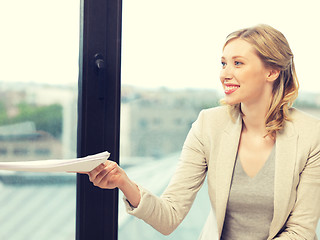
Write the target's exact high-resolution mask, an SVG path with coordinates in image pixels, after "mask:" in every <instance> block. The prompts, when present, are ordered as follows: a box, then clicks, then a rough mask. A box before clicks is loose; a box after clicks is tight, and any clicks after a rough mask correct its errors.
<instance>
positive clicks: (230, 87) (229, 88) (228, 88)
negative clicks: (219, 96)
mask: <svg viewBox="0 0 320 240" xmlns="http://www.w3.org/2000/svg"><path fill="white" fill-rule="evenodd" d="M235 88H238V86H226V90H232V89H235Z"/></svg>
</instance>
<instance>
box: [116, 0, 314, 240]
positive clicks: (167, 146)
mask: <svg viewBox="0 0 320 240" xmlns="http://www.w3.org/2000/svg"><path fill="white" fill-rule="evenodd" d="M317 4H318V3H317V1H316V0H308V1H307V2H304V1H297V2H292V1H289V0H286V1H281V2H279V1H276V0H271V1H268V4H265V5H263V7H262V6H261V3H260V2H258V1H253V0H245V1H234V0H231V1H228V3H227V4H226V3H225V2H223V1H210V0H199V1H197V2H194V1H185V0H177V1H169V0H163V1H149V0H136V1H123V23H122V24H123V26H122V31H123V33H122V105H121V136H120V139H121V140H120V153H121V154H120V157H121V158H120V163H121V166H122V167H123V168H124V169H125V170H126V171H127V173H128V175H129V176H130V177H131V178H132V179H133V180H134V181H136V182H137V183H139V184H140V185H142V186H144V187H145V188H147V189H148V190H150V191H151V192H153V193H155V194H156V195H160V194H161V193H162V192H163V190H164V189H165V187H166V186H167V184H168V182H169V179H170V177H171V176H172V174H173V171H174V169H175V167H176V164H177V163H178V159H179V154H180V151H181V147H182V144H183V141H184V139H185V137H186V135H187V132H188V130H189V128H190V126H191V123H192V122H194V121H195V119H196V117H197V115H198V113H199V111H200V109H202V108H208V107H213V106H216V105H218V100H219V99H220V98H221V97H222V96H223V91H222V88H221V86H220V80H219V72H220V68H221V63H220V58H221V53H222V45H223V43H224V40H225V37H226V36H227V35H228V34H229V33H231V32H232V31H234V30H238V29H240V28H244V27H249V26H253V25H256V24H260V23H266V24H269V25H271V26H273V27H275V28H277V29H279V30H280V31H281V32H282V33H284V35H285V36H286V38H287V39H288V41H289V43H290V46H291V49H292V51H293V53H294V55H295V64H296V71H297V74H298V78H299V81H300V93H299V98H298V100H297V102H296V104H295V106H296V107H297V108H300V109H302V110H303V111H306V112H309V113H310V114H313V115H315V116H318V117H320V81H317V80H315V76H317V73H316V72H315V71H316V69H317V62H318V61H317V56H318V55H319V54H320V47H319V44H318V43H317V40H318V37H319V31H317V30H316V29H318V25H317V24H318V23H319V21H320V15H319V14H318V13H317V9H318V8H317ZM288 6H290V7H288ZM283 9H286V11H285V12H284V11H283ZM119 204H120V205H119V208H120V212H119V239H120V240H125V239H151V238H152V239H190V240H191V239H197V237H198V236H199V234H200V232H201V229H202V227H203V224H204V222H205V220H206V217H207V215H208V213H209V209H210V204H209V199H208V194H207V190H206V184H205V185H204V187H203V188H202V189H201V190H200V193H199V194H198V196H197V198H196V200H195V203H194V205H193V207H192V209H191V212H190V213H189V214H188V216H187V218H186V219H185V220H184V222H183V223H182V225H181V226H179V227H178V229H177V230H176V231H175V232H174V233H173V234H172V235H170V236H169V237H164V236H162V235H161V234H159V233H157V232H156V231H155V230H153V229H152V228H151V227H150V226H148V225H147V224H145V223H144V222H143V221H140V220H138V219H135V218H134V217H131V216H129V215H127V214H126V213H125V209H124V204H123V202H122V199H121V198H120V203H119ZM317 231H318V234H320V228H318V230H317Z"/></svg>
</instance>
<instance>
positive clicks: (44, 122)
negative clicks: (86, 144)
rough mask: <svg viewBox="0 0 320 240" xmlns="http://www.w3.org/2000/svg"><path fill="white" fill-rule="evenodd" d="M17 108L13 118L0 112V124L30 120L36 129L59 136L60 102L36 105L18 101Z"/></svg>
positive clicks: (60, 128) (60, 121)
mask: <svg viewBox="0 0 320 240" xmlns="http://www.w3.org/2000/svg"><path fill="white" fill-rule="evenodd" d="M0 108H1V104H0ZM18 108H19V114H18V115H17V116H15V117H13V118H8V117H7V116H5V117H2V114H0V124H1V125H6V124H14V123H19V122H25V121H31V122H34V123H35V125H36V128H37V130H41V131H45V132H48V133H50V134H51V135H53V136H54V137H57V138H59V137H60V136H61V133H62V106H61V105H60V104H52V105H48V106H36V105H31V104H27V103H20V104H19V105H18ZM1 112H2V111H1Z"/></svg>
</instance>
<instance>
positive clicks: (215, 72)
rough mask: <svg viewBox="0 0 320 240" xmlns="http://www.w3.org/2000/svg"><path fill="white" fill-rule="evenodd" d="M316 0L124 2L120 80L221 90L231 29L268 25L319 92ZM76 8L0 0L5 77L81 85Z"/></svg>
mask: <svg viewBox="0 0 320 240" xmlns="http://www.w3.org/2000/svg"><path fill="white" fill-rule="evenodd" d="M317 2H318V0H304V1H292V0H281V1H279V0H268V1H258V0H242V1H235V0H228V1H214V0H197V1H195V0H134V1H133V0H123V22H122V83H123V84H130V85H135V86H139V87H147V88H155V87H167V88H206V89H210V88H213V89H219V88H220V83H219V72H220V66H221V64H220V58H221V54H222V51H221V48H222V45H223V42H224V39H225V37H226V36H227V34H229V33H230V32H232V31H234V30H238V29H240V28H244V27H249V26H253V25H255V24H259V23H265V24H269V25H271V26H273V27H275V28H277V29H278V30H280V31H281V32H282V33H284V35H285V36H286V37H287V39H288V41H289V43H290V46H291V48H292V51H293V53H294V55H295V64H296V70H297V74H298V78H299V81H300V85H301V90H304V91H311V92H320V77H319V74H317V72H316V71H317V69H318V66H317V63H318V56H320V46H319V43H318V42H317V41H318V39H319V37H320V33H319V31H317V29H318V26H317V24H318V23H319V22H320V15H319V14H318V9H319V3H317ZM17 6H19V7H17ZM79 8H80V4H79V0H68V1H65V0H55V1H52V0H50V1H49V0H28V1H25V0H10V1H6V0H0V29H1V40H0V41H1V44H0V69H1V71H0V81H10V82H12V81H19V82H21V81H23V82H45V83H52V84H70V83H76V82H77V78H78V49H79V12H80V10H79Z"/></svg>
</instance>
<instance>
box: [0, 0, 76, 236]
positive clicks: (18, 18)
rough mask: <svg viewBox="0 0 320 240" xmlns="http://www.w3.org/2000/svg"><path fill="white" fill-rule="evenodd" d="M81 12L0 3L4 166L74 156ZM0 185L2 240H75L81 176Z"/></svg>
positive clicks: (0, 174)
mask: <svg viewBox="0 0 320 240" xmlns="http://www.w3.org/2000/svg"><path fill="white" fill-rule="evenodd" d="M79 13H80V1H79V0H70V1H67V2H66V1H62V0H57V1H51V0H50V1H49V0H30V1H24V0H17V1H9V2H7V1H1V3H0V28H1V44H0V52H1V55H0V63H1V72H0V79H1V83H0V145H1V149H0V156H1V157H0V161H33V160H45V159H64V158H74V157H76V154H77V152H76V146H77V145H76V143H77V142H76V140H77V100H78V99H77V93H78V87H77V86H78V71H79V69H78V58H79V28H80V27H79V25H80V15H79ZM0 185H1V196H0V202H1V210H0V225H1V230H0V239H7V240H24V239H35V240H36V239H70V240H71V239H75V232H76V229H75V223H76V221H75V219H76V204H75V203H76V174H71V173H70V174H67V173H65V174H64V173H51V174H47V173H27V172H6V171H0ZM17 210H18V211H17ZM57 229H58V230H57Z"/></svg>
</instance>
